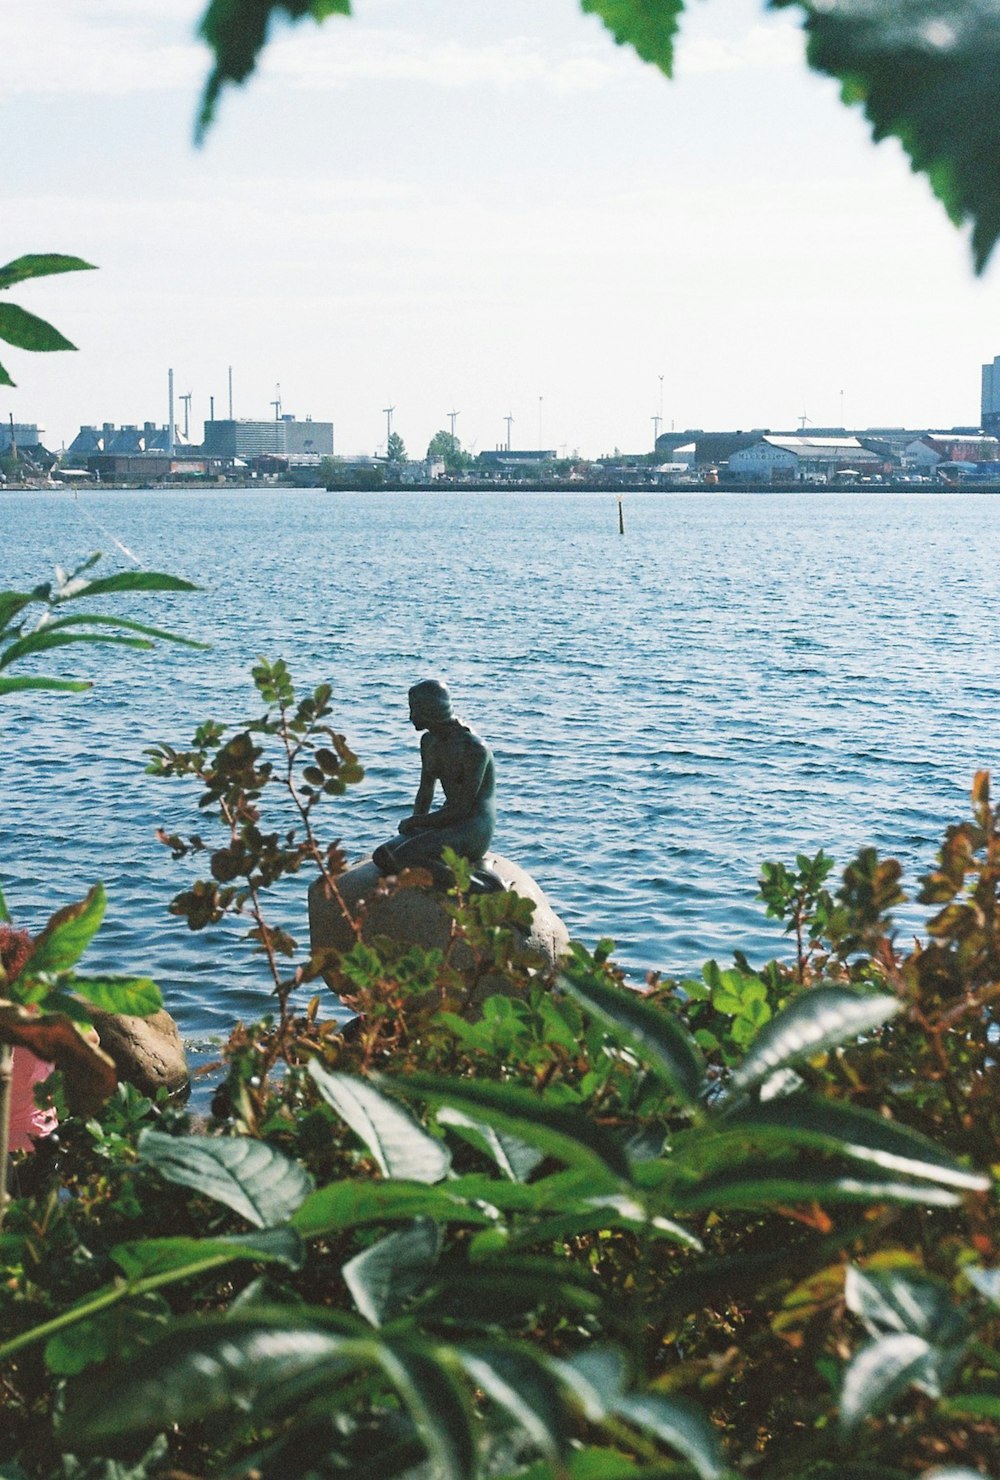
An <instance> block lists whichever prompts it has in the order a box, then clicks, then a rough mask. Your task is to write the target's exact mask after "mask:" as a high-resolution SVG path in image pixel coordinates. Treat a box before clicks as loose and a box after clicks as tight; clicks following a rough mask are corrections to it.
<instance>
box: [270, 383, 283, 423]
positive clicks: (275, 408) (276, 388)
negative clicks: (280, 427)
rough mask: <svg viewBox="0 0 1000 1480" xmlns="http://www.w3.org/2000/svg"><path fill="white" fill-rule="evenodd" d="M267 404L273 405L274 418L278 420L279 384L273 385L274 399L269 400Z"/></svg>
mask: <svg viewBox="0 0 1000 1480" xmlns="http://www.w3.org/2000/svg"><path fill="white" fill-rule="evenodd" d="M268 405H269V406H273V407H274V419H275V421H280V420H281V386H280V385H276V386H275V387H274V400H273V401H269V402H268Z"/></svg>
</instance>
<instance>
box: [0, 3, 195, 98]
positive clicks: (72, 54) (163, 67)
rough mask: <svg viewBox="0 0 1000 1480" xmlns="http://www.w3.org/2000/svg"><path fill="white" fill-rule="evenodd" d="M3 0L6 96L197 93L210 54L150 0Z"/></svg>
mask: <svg viewBox="0 0 1000 1480" xmlns="http://www.w3.org/2000/svg"><path fill="white" fill-rule="evenodd" d="M45 10H46V15H45V24H44V26H43V25H42V23H41V20H40V17H39V3H38V0H5V5H4V15H3V57H4V80H3V88H4V92H5V93H6V95H7V96H8V97H11V96H13V97H18V96H20V97H24V96H37V97H52V96H70V95H76V96H86V97H94V96H119V97H120V96H126V95H128V94H133V93H146V94H148V93H150V92H164V91H178V90H182V89H183V90H185V91H188V92H192V93H193V92H194V91H195V89H196V88H197V86H198V84H199V82H200V81H201V79H202V78H203V77H204V75H205V72H206V69H207V53H206V52H205V49H204V47H203V46H201V45H200V44H199V43H198V42H197V41H196V39H195V36H194V17H193V14H192V17H191V24H190V26H189V27H178V26H177V25H176V23H173V24H171V25H170V26H167V27H165V26H164V25H163V21H162V7H161V6H157V5H154V4H152V3H151V0H134V3H129V4H127V5H126V4H124V3H121V0H117V3H116V0H109V3H101V4H98V3H95V0H73V3H72V4H68V3H66V0H61V3H60V0H51V3H50V0H46V5H45Z"/></svg>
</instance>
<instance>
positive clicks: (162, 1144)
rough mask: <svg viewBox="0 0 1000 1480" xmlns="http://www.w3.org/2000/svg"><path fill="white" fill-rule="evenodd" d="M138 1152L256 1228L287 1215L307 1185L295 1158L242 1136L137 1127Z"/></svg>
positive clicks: (170, 1178)
mask: <svg viewBox="0 0 1000 1480" xmlns="http://www.w3.org/2000/svg"><path fill="white" fill-rule="evenodd" d="M139 1155H140V1157H141V1158H142V1160H143V1161H145V1162H147V1163H148V1164H149V1165H150V1166H153V1167H155V1168H156V1170H157V1171H158V1172H159V1173H160V1175H161V1176H162V1177H166V1179H167V1181H168V1182H176V1183H178V1184H179V1185H180V1186H182V1187H192V1188H194V1190H195V1191H196V1192H200V1193H203V1194H204V1196H206V1197H210V1198H212V1199H214V1201H216V1202H221V1203H224V1204H225V1205H226V1207H227V1208H232V1209H233V1211H234V1212H236V1213H239V1214H240V1215H241V1216H242V1217H244V1218H246V1219H247V1221H248V1222H249V1223H253V1224H255V1225H256V1227H258V1228H265V1227H268V1226H270V1225H272V1224H275V1223H280V1222H282V1221H283V1220H284V1219H286V1218H289V1217H290V1216H291V1215H292V1214H293V1213H294V1212H295V1211H296V1209H297V1208H298V1207H299V1206H300V1205H301V1203H302V1201H303V1199H304V1198H305V1196H306V1194H307V1193H308V1192H310V1191H311V1190H312V1186H313V1180H312V1177H311V1176H310V1175H309V1173H308V1172H307V1171H305V1169H304V1168H303V1167H301V1166H299V1164H298V1162H294V1161H290V1160H289V1158H288V1157H287V1156H285V1155H284V1154H283V1152H281V1151H278V1150H276V1149H275V1147H273V1146H269V1145H268V1144H267V1142H265V1141H253V1140H250V1138H249V1137H247V1136H165V1135H163V1134H161V1133H160V1132H159V1131H149V1130H147V1131H143V1132H142V1134H141V1135H140V1137H139Z"/></svg>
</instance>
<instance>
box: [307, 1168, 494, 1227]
mask: <svg viewBox="0 0 1000 1480" xmlns="http://www.w3.org/2000/svg"><path fill="white" fill-rule="evenodd" d="M421 1217H428V1218H434V1219H436V1220H437V1221H439V1222H447V1223H468V1224H472V1225H473V1226H476V1225H479V1226H482V1225H483V1224H491V1223H493V1222H495V1220H496V1214H495V1213H493V1212H490V1211H488V1210H487V1209H486V1208H485V1207H483V1205H482V1204H481V1203H480V1202H479V1201H478V1199H476V1200H474V1199H473V1198H472V1197H468V1198H467V1197H465V1196H462V1195H459V1194H457V1193H455V1192H453V1191H452V1184H451V1183H443V1184H440V1185H438V1186H435V1187H430V1186H427V1185H425V1184H423V1183H419V1182H376V1181H369V1180H363V1179H360V1178H351V1179H350V1180H348V1181H343V1182H330V1183H328V1184H327V1186H326V1187H320V1188H318V1189H317V1191H315V1192H311V1193H310V1194H309V1196H308V1197H307V1198H306V1199H305V1200H304V1202H303V1203H302V1205H301V1206H300V1207H299V1208H298V1210H297V1211H296V1212H295V1213H294V1214H293V1216H292V1219H291V1222H292V1227H293V1228H296V1229H298V1231H299V1233H300V1234H301V1235H302V1237H303V1238H307V1239H308V1238H319V1237H321V1236H324V1235H327V1234H333V1233H342V1232H344V1231H345V1230H346V1229H349V1228H364V1227H366V1226H369V1225H372V1224H376V1225H377V1224H380V1223H399V1222H408V1221H409V1220H410V1219H412V1218H421Z"/></svg>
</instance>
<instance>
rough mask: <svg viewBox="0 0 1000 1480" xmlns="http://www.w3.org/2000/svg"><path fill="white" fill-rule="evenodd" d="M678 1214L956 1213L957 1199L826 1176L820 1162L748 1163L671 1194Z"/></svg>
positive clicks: (928, 1188)
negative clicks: (873, 1209) (810, 1208)
mask: <svg viewBox="0 0 1000 1480" xmlns="http://www.w3.org/2000/svg"><path fill="white" fill-rule="evenodd" d="M670 1201H671V1206H672V1209H673V1211H674V1212H676V1213H695V1212H713V1211H721V1210H722V1209H723V1208H745V1209H751V1208H774V1207H788V1206H793V1205H795V1204H797V1203H809V1202H819V1203H824V1204H825V1203H855V1202H862V1203H864V1202H867V1203H875V1202H898V1203H916V1204H918V1205H920V1206H924V1207H934V1208H952V1207H955V1206H956V1205H957V1204H958V1202H959V1201H960V1199H959V1197H958V1196H957V1194H956V1193H954V1192H950V1191H948V1190H947V1189H946V1188H944V1187H936V1186H934V1185H933V1184H931V1185H929V1184H928V1183H926V1182H920V1183H913V1182H903V1181H898V1182H886V1181H876V1180H874V1179H869V1178H867V1177H864V1176H861V1175H860V1174H859V1175H857V1176H845V1175H843V1174H842V1173H836V1172H832V1173H827V1172H824V1171H823V1169H822V1164H820V1165H819V1166H817V1164H816V1161H815V1159H813V1160H812V1161H808V1160H802V1161H799V1162H797V1163H790V1162H781V1161H757V1162H751V1161H747V1162H745V1163H744V1164H742V1165H741V1166H738V1167H736V1168H734V1169H732V1170H730V1171H726V1172H719V1173H716V1174H715V1175H714V1176H702V1177H698V1178H693V1177H692V1179H691V1181H690V1183H689V1184H688V1185H686V1186H685V1185H683V1184H679V1185H677V1186H673V1187H671V1189H670Z"/></svg>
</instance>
